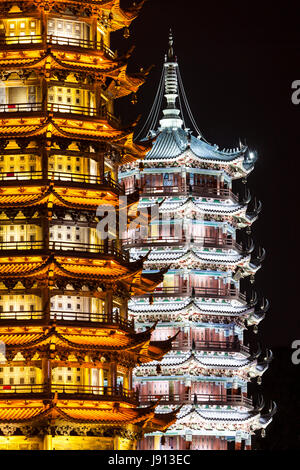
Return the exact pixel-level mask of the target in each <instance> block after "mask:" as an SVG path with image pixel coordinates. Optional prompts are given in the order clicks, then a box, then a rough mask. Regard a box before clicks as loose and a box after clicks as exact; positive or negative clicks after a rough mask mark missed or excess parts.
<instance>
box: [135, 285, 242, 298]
mask: <svg viewBox="0 0 300 470" xmlns="http://www.w3.org/2000/svg"><path fill="white" fill-rule="evenodd" d="M151 295H152V296H153V297H207V298H212V299H237V300H242V301H243V302H245V301H246V294H243V293H241V292H239V291H237V290H236V289H232V288H227V289H224V288H218V287H184V286H181V287H180V286H168V287H164V286H163V287H157V288H156V289H155V290H154V291H153V292H152V293H151ZM138 297H140V298H145V297H149V294H147V295H141V296H138Z"/></svg>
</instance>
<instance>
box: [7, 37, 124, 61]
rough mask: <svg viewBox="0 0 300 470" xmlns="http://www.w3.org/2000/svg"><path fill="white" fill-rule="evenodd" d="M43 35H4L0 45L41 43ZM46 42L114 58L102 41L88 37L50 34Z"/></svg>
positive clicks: (9, 46) (114, 55)
mask: <svg viewBox="0 0 300 470" xmlns="http://www.w3.org/2000/svg"><path fill="white" fill-rule="evenodd" d="M42 42H43V36H42V35H41V34H35V35H34V34H32V35H24V36H6V37H1V38H0V46H1V47H2V48H6V49H9V48H11V47H12V48H14V46H18V45H20V44H22V45H24V44H29V45H30V44H41V43H42ZM47 44H54V45H58V46H68V47H72V48H73V47H75V48H81V49H96V50H97V51H102V52H104V53H105V54H106V55H107V56H108V57H109V58H110V59H115V58H116V54H115V53H114V52H113V51H112V50H111V49H109V47H107V46H106V45H105V44H104V42H103V41H92V40H90V39H81V38H72V37H63V36H56V35H52V34H48V35H47Z"/></svg>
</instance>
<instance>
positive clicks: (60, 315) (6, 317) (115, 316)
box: [0, 310, 134, 330]
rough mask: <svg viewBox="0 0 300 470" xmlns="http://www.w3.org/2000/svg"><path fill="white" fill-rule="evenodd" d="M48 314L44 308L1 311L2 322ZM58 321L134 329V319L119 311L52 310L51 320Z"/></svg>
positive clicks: (35, 317)
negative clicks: (106, 312)
mask: <svg viewBox="0 0 300 470" xmlns="http://www.w3.org/2000/svg"><path fill="white" fill-rule="evenodd" d="M44 318H46V314H45V312H44V311H43V310H14V311H11V310H6V311H0V322H2V323H4V322H11V321H20V322H21V321H35V320H43V319H44ZM51 320H52V321H54V322H57V323H64V322H65V323H72V324H73V323H75V324H76V323H80V324H82V323H91V324H92V323H93V324H95V323H96V324H97V326H99V325H100V324H101V325H118V326H120V327H122V328H126V329H130V330H133V329H134V320H129V319H126V318H122V317H121V315H120V314H119V313H118V312H113V313H110V314H105V313H93V312H80V311H74V310H72V311H65V310H64V311H59V310H50V321H51Z"/></svg>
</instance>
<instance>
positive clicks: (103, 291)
mask: <svg viewBox="0 0 300 470" xmlns="http://www.w3.org/2000/svg"><path fill="white" fill-rule="evenodd" d="M140 7H141V4H139V5H138V6H136V5H135V4H133V6H132V8H131V9H129V10H126V11H124V10H122V9H121V7H120V2H119V0H90V1H89V0H64V1H61V0H33V1H31V0H28V1H27V0H25V1H18V2H16V1H2V0H1V1H0V43H1V47H0V120H1V123H0V178H1V186H0V341H1V348H0V349H1V354H0V362H1V364H0V449H8V450H9V449H14V450H16V449H20V450H22V449H28V450H33V449H40V450H42V449H45V450H51V449H55V450H60V449H72V450H73V449H75V450H76V449H78V450H79V449H89V450H97V449H134V448H135V445H136V441H137V439H138V438H140V437H141V436H142V435H143V432H144V431H145V430H147V431H148V432H149V430H150V431H154V430H162V431H163V430H165V429H166V428H167V427H168V425H169V424H170V423H171V422H173V421H174V420H175V414H174V413H169V414H164V415H159V416H158V415H155V412H154V409H155V403H153V404H151V406H149V407H144V408H141V407H139V406H138V395H137V393H136V392H135V391H133V389H132V370H133V368H134V367H135V366H136V365H137V364H141V363H143V362H148V361H153V360H160V359H161V358H162V356H163V355H164V353H165V352H167V351H168V350H169V349H170V348H171V339H169V340H167V341H165V342H161V341H160V342H155V341H151V340H150V338H151V333H152V331H153V328H154V326H155V325H154V326H153V327H151V328H148V329H146V330H145V331H143V332H140V333H135V331H134V324H133V322H131V321H130V320H128V316H127V302H128V299H129V298H130V296H131V295H142V294H143V293H146V292H151V291H153V290H154V289H155V287H156V286H157V285H158V284H159V283H160V282H161V280H162V277H161V275H153V274H150V275H144V274H142V261H139V260H138V261H136V262H130V260H129V257H128V256H126V255H124V254H123V253H122V251H121V250H120V244H119V240H118V234H116V238H115V239H110V238H109V239H108V238H105V237H102V236H101V234H99V231H98V230H97V224H98V223H99V221H100V220H101V216H98V215H97V214H98V209H99V207H100V208H101V207H106V206H109V207H115V209H116V213H117V215H118V211H119V197H120V196H122V195H124V188H123V187H122V186H120V185H119V184H118V183H117V171H118V166H119V165H120V164H124V163H126V162H130V161H133V160H135V159H138V158H143V156H144V153H145V150H144V149H143V148H142V147H140V146H137V145H135V144H134V143H133V138H132V137H133V129H132V127H131V128H124V127H122V125H121V123H120V121H119V120H118V119H117V118H116V117H115V116H114V108H113V104H114V100H115V99H116V98H119V97H123V96H126V95H129V94H133V97H134V95H135V93H136V91H137V90H138V88H139V86H140V85H141V84H142V83H143V82H144V79H145V75H143V74H142V73H139V74H134V75H133V74H132V75H130V74H128V73H127V61H128V54H127V55H125V56H121V57H120V56H118V55H117V53H115V52H113V51H112V50H111V49H110V34H111V32H113V31H116V30H119V29H121V28H124V36H128V28H129V26H130V23H131V22H132V21H133V19H134V18H135V17H136V16H137V14H138V12H139V9H140ZM137 198H138V193H137V192H136V191H134V192H133V193H132V194H129V195H128V205H130V204H132V203H134V202H135V201H137Z"/></svg>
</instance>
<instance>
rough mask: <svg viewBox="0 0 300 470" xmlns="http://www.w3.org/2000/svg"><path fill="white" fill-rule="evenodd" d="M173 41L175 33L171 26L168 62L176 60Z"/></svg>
mask: <svg viewBox="0 0 300 470" xmlns="http://www.w3.org/2000/svg"><path fill="white" fill-rule="evenodd" d="M173 43H174V41H173V33H172V29H171V28H170V31H169V48H168V54H167V59H168V62H175V57H174V49H173Z"/></svg>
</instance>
